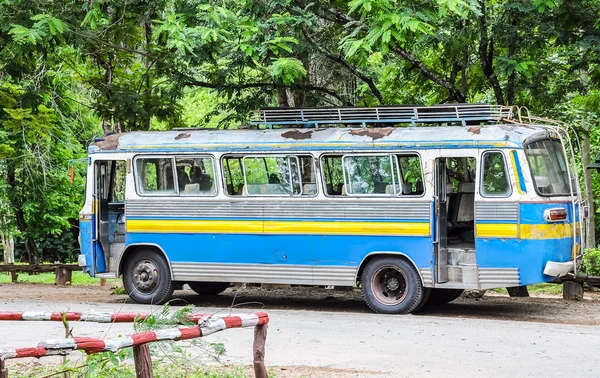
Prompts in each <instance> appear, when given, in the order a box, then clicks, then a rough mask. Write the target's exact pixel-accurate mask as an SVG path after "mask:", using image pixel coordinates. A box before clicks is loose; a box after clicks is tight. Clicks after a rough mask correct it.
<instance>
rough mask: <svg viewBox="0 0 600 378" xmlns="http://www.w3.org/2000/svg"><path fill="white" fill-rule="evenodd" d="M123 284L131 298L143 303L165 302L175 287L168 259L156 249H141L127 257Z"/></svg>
mask: <svg viewBox="0 0 600 378" xmlns="http://www.w3.org/2000/svg"><path fill="white" fill-rule="evenodd" d="M123 286H125V290H126V291H127V294H128V295H129V297H130V298H131V299H133V300H134V301H135V302H137V303H143V304H163V303H165V302H166V301H168V300H169V299H170V298H171V295H172V294H173V290H174V289H175V285H174V283H173V281H172V278H171V271H170V270H169V265H168V264H167V261H166V260H165V258H164V256H163V255H162V253H160V252H158V251H156V250H154V249H139V250H137V251H135V252H133V254H132V255H131V256H129V257H128V258H127V261H125V268H124V269H123Z"/></svg>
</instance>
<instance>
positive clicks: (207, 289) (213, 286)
mask: <svg viewBox="0 0 600 378" xmlns="http://www.w3.org/2000/svg"><path fill="white" fill-rule="evenodd" d="M187 284H188V285H189V286H190V289H192V290H194V291H195V292H196V294H198V295H218V294H221V293H222V292H224V291H225V290H226V289H227V288H228V287H229V282H188V283H187Z"/></svg>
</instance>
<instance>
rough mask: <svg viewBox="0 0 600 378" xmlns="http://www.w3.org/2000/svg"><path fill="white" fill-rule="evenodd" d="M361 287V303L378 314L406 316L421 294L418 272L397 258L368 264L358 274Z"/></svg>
mask: <svg viewBox="0 0 600 378" xmlns="http://www.w3.org/2000/svg"><path fill="white" fill-rule="evenodd" d="M361 287H362V293H363V298H364V299H365V302H366V303H367V305H368V306H369V307H370V308H371V309H372V310H373V311H375V312H377V313H379V314H409V313H411V312H413V311H414V310H415V309H416V308H417V307H418V306H419V304H421V302H422V300H423V295H424V294H425V290H424V289H425V288H424V287H423V283H422V282H421V278H420V276H419V272H418V271H417V270H416V269H415V267H414V266H413V265H412V264H411V263H409V262H407V261H406V260H403V259H400V258H397V257H378V258H374V259H373V260H371V261H369V263H368V264H367V266H366V267H365V269H364V271H363V272H362V277H361Z"/></svg>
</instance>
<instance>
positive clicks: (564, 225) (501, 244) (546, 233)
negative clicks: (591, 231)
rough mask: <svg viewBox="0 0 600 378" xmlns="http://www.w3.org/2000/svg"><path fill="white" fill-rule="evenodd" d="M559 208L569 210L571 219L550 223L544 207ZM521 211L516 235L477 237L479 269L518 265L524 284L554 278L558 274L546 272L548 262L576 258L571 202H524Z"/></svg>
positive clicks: (521, 282)
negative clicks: (573, 253)
mask: <svg viewBox="0 0 600 378" xmlns="http://www.w3.org/2000/svg"><path fill="white" fill-rule="evenodd" d="M557 207H563V208H566V209H567V213H568V218H567V221H566V222H560V223H547V222H546V221H545V220H544V210H546V209H548V208H557ZM519 213H520V217H519V225H518V234H517V235H515V237H506V238H478V239H477V265H478V267H479V268H513V269H514V268H517V269H518V270H519V283H520V285H529V284H534V283H539V282H548V281H551V280H552V279H553V278H554V277H550V276H547V275H544V273H543V271H544V267H545V266H546V263H547V262H548V261H555V262H567V261H570V260H571V259H572V257H571V255H572V248H573V237H572V236H573V229H572V227H573V225H572V223H571V222H572V219H573V216H572V213H573V212H572V208H571V204H570V203H564V202H563V203H543V204H539V203H535V204H532V203H529V204H521V205H520V212H519ZM517 236H518V237H517Z"/></svg>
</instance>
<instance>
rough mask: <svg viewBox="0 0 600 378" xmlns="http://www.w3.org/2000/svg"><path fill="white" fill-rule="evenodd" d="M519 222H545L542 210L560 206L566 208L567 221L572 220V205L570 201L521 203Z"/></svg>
mask: <svg viewBox="0 0 600 378" xmlns="http://www.w3.org/2000/svg"><path fill="white" fill-rule="evenodd" d="M520 206H521V208H520V213H521V217H520V222H521V223H522V224H547V222H546V220H545V219H544V210H546V209H553V208H559V207H562V208H564V209H566V210H567V220H566V222H567V223H571V222H572V221H573V205H572V204H571V203H552V202H548V203H522V204H521V205H520Z"/></svg>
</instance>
